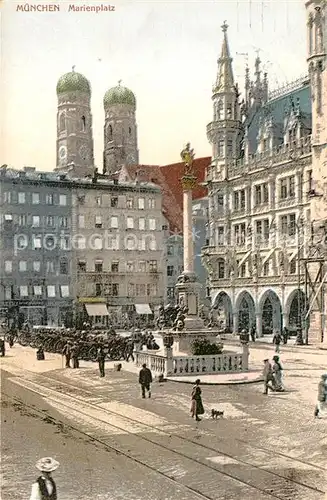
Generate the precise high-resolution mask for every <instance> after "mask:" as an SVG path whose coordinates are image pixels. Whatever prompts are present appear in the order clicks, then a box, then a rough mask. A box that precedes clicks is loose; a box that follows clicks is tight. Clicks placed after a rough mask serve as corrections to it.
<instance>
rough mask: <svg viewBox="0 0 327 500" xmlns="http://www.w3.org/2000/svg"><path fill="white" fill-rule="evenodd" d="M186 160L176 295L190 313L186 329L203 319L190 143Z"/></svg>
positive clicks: (197, 325)
mask: <svg viewBox="0 0 327 500" xmlns="http://www.w3.org/2000/svg"><path fill="white" fill-rule="evenodd" d="M181 158H182V160H183V162H184V175H183V177H182V179H181V182H182V187H183V244H184V271H183V273H182V274H181V275H180V276H179V278H178V280H177V284H176V295H177V297H178V303H179V305H180V306H185V307H186V308H187V309H188V313H187V316H186V319H185V330H197V331H199V329H200V330H201V329H202V328H203V321H202V320H201V319H200V318H199V295H200V288H201V284H200V283H199V282H198V279H197V276H196V274H195V272H194V242H193V234H194V233H193V209H192V191H193V189H194V188H195V186H196V177H195V175H194V170H193V161H194V151H193V149H191V145H190V143H188V144H187V145H186V147H185V148H184V149H183V151H182V152H181Z"/></svg>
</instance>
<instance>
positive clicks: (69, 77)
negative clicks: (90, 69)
mask: <svg viewBox="0 0 327 500" xmlns="http://www.w3.org/2000/svg"><path fill="white" fill-rule="evenodd" d="M66 92H83V93H85V94H88V95H91V85H90V82H89V81H88V80H87V78H85V76H84V75H81V73H76V72H75V71H74V70H73V71H71V72H70V73H66V74H65V75H63V76H61V77H60V78H59V80H58V83H57V95H59V94H64V93H66Z"/></svg>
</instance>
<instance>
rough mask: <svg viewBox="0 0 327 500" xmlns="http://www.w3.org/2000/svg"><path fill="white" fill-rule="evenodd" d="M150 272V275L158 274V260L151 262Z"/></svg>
mask: <svg viewBox="0 0 327 500" xmlns="http://www.w3.org/2000/svg"><path fill="white" fill-rule="evenodd" d="M149 271H150V273H156V272H158V262H157V261H156V260H150V262H149Z"/></svg>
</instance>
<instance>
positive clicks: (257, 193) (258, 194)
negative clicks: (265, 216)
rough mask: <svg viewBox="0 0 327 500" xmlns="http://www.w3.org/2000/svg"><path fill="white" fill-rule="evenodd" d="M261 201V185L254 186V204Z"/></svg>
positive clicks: (259, 203) (258, 203)
mask: <svg viewBox="0 0 327 500" xmlns="http://www.w3.org/2000/svg"><path fill="white" fill-rule="evenodd" d="M261 203H262V198H261V186H255V204H256V205H261Z"/></svg>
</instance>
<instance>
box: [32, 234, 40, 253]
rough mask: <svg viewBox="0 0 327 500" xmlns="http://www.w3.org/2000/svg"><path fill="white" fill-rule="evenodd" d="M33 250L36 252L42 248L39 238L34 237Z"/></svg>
mask: <svg viewBox="0 0 327 500" xmlns="http://www.w3.org/2000/svg"><path fill="white" fill-rule="evenodd" d="M33 248H34V250H38V249H39V248H42V239H41V238H40V237H39V236H34V238H33Z"/></svg>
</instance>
